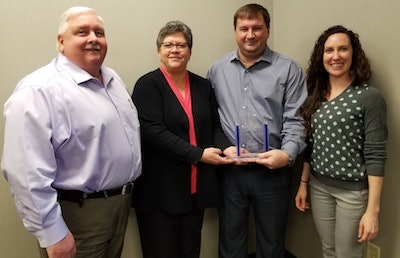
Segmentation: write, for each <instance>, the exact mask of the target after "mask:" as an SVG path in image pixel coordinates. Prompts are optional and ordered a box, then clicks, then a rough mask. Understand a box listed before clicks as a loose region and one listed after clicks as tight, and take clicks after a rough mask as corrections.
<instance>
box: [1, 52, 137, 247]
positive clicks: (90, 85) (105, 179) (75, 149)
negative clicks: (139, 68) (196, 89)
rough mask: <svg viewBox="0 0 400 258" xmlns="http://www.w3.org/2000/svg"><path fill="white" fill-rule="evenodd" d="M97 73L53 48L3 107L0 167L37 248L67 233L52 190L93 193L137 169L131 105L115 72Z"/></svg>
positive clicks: (133, 174)
mask: <svg viewBox="0 0 400 258" xmlns="http://www.w3.org/2000/svg"><path fill="white" fill-rule="evenodd" d="M101 74H102V78H103V82H104V85H103V84H101V83H100V82H99V81H98V80H97V79H96V78H94V77H92V76H91V75H90V74H88V73H87V72H86V71H84V70H82V69H80V68H79V67H77V66H76V65H74V64H73V63H71V62H70V61H69V60H68V59H67V58H66V57H64V56H63V55H61V54H59V55H58V57H56V58H55V59H54V60H53V61H52V62H51V63H50V64H48V65H46V66H44V67H42V68H40V69H38V70H37V71H35V72H33V73H32V74H30V75H28V76H26V77H25V78H23V79H22V80H21V81H20V82H19V83H18V85H17V87H16V89H15V91H14V93H13V94H12V95H11V97H10V98H9V99H8V100H7V102H6V103H5V105H4V119H5V135H4V149H3V158H2V169H3V173H4V176H5V178H6V179H7V180H8V182H9V185H10V188H11V192H12V194H13V196H14V199H15V202H16V206H17V209H18V211H19V213H20V214H21V217H22V219H23V222H24V225H25V227H26V228H27V229H28V231H30V232H32V233H33V234H34V235H35V236H36V237H37V238H38V240H39V242H40V245H41V246H42V247H47V246H50V245H52V244H54V243H57V242H58V241H60V240H61V239H63V238H64V237H65V235H66V234H67V233H68V228H67V226H66V225H65V222H64V220H63V218H62V214H61V209H60V206H59V205H58V203H57V192H56V190H55V189H54V188H59V189H66V190H70V189H71V190H81V191H84V192H85V193H91V192H94V191H100V190H107V189H113V188H116V187H119V186H121V185H123V184H126V183H127V182H130V181H133V180H135V179H136V178H137V177H138V176H139V175H140V173H141V152H140V128H139V122H138V117H137V111H136V108H135V106H134V105H133V103H132V102H131V98H130V96H129V93H128V91H127V89H126V86H125V84H124V83H123V82H122V80H121V78H120V77H119V76H118V75H117V74H116V73H115V71H113V70H112V69H109V68H106V67H102V68H101Z"/></svg>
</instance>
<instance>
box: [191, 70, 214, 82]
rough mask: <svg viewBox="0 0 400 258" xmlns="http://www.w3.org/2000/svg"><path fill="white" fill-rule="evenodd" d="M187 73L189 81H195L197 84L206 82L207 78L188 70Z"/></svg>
mask: <svg viewBox="0 0 400 258" xmlns="http://www.w3.org/2000/svg"><path fill="white" fill-rule="evenodd" d="M188 74H189V80H190V82H191V83H192V82H195V83H199V84H208V83H209V82H208V80H207V79H206V78H204V77H202V76H200V75H198V74H195V73H192V72H190V71H188Z"/></svg>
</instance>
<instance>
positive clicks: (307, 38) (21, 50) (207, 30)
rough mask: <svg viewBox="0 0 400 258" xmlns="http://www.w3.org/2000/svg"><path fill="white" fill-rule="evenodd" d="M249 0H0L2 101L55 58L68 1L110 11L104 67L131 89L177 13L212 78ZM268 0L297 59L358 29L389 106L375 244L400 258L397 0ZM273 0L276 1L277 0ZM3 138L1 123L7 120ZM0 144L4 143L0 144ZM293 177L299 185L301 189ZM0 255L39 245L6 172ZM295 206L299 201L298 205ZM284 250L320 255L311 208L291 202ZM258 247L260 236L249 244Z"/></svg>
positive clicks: (209, 220) (131, 244) (213, 239)
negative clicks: (338, 33)
mask: <svg viewBox="0 0 400 258" xmlns="http://www.w3.org/2000/svg"><path fill="white" fill-rule="evenodd" d="M247 2H248V1H240V0H217V1H215V0H214V1H207V0H204V1H197V0H186V1H182V0H169V1H159V0H147V1H139V0H133V1H132V0H131V1H128V0H115V1H107V0H92V1H70V0H69V1H54V0H31V1H26V0H13V1H8V0H0V24H1V26H2V29H1V36H0V42H1V48H0V71H1V73H0V82H1V87H2V90H1V92H0V106H1V113H2V103H4V101H5V100H6V99H7V97H8V96H9V95H10V94H11V92H12V90H13V88H14V86H15V84H16V83H17V81H18V80H19V79H20V78H21V77H22V76H23V75H25V74H27V73H28V72H31V71H33V70H34V69H36V68H37V67H39V66H42V65H44V64H46V63H48V62H49V61H50V59H51V58H53V57H54V56H55V55H56V50H55V33H56V23H57V19H58V17H59V15H60V14H61V13H62V12H63V11H64V10H65V9H66V8H68V7H69V6H71V5H78V4H79V5H87V6H92V7H94V8H96V9H97V10H98V11H99V13H100V14H101V15H102V16H103V17H104V18H105V21H106V29H107V39H108V43H109V52H108V56H107V58H106V64H107V65H109V66H111V67H112V68H114V69H115V70H117V71H118V72H119V74H120V75H121V76H122V78H123V79H124V80H125V82H126V84H127V85H128V87H129V89H130V90H132V87H133V84H134V82H135V81H136V79H137V78H138V77H139V76H140V75H142V74H144V73H145V72H147V71H149V70H151V69H154V68H155V67H157V66H158V59H157V57H156V55H155V38H156V35H157V32H158V30H159V28H160V27H161V26H162V25H164V24H165V22H167V21H169V20H173V19H180V20H182V21H184V22H185V23H187V24H188V25H189V26H190V27H191V28H192V30H193V34H194V48H193V55H192V60H191V61H190V65H189V68H190V70H191V71H193V72H195V73H198V74H200V75H203V76H204V75H205V73H206V71H207V69H208V67H209V66H210V65H211V63H212V62H213V60H215V59H216V58H218V57H220V56H221V55H223V54H224V53H226V52H227V51H230V50H231V49H234V48H235V44H234V41H233V29H232V15H233V13H234V11H235V10H236V9H237V8H238V7H239V6H241V5H243V4H246V3H247ZM253 2H258V3H261V4H264V5H265V6H266V7H267V8H268V9H269V10H270V12H271V14H272V31H271V33H272V36H273V37H272V38H270V43H269V44H270V45H271V46H273V48H274V49H276V50H278V51H280V52H282V53H284V54H286V55H289V56H291V57H293V58H295V59H296V60H297V61H298V62H299V63H300V64H301V65H302V66H303V67H304V68H305V67H306V64H307V60H308V58H309V54H310V51H311V48H312V46H313V44H314V41H315V40H316V38H317V36H318V35H319V34H320V32H322V30H324V29H325V28H327V27H328V26H330V25H333V24H339V23H340V24H343V25H345V26H348V27H350V28H352V29H354V30H355V31H356V32H358V33H359V34H360V37H361V40H362V43H363V46H364V48H365V50H366V52H367V54H368V56H369V57H370V59H371V61H372V65H373V69H374V72H375V77H374V83H375V84H376V86H377V87H378V88H379V89H380V90H381V91H382V93H383V95H384V96H385V98H386V100H387V104H388V115H389V117H388V124H389V133H390V140H389V145H388V162H387V176H386V180H385V185H384V187H385V188H384V193H383V200H382V212H381V225H380V226H381V232H380V235H379V237H378V239H376V241H374V243H376V244H378V245H379V246H380V247H381V248H382V256H381V257H384V258H396V257H398V255H399V254H400V247H399V246H398V245H396V243H398V242H399V240H400V225H399V223H398V218H399V215H400V202H399V201H398V199H399V197H400V193H399V191H400V190H399V189H400V188H399V187H397V182H398V181H399V177H400V176H399V175H398V173H396V172H397V171H396V169H397V168H398V167H399V165H400V164H399V162H400V160H399V159H396V155H397V153H399V148H398V147H397V146H396V143H398V142H399V140H400V139H399V138H398V137H399V136H398V135H397V134H396V133H397V132H398V131H399V127H400V117H399V116H396V112H397V111H398V110H399V106H400V100H399V99H400V98H399V97H400V87H398V86H399V85H398V84H399V82H400V74H399V72H398V70H399V61H398V60H400V51H399V50H398V43H399V42H400V34H399V32H398V25H400V17H399V16H398V14H397V13H396V12H397V11H398V10H400V2H398V1H397V0H383V1H373V0H352V1H348V0H337V1H321V0H298V1H296V0H276V1H273V2H272V1H253ZM272 3H273V4H272ZM0 125H1V127H0V145H1V146H2V142H3V138H2V135H3V124H2V121H1V122H0ZM1 146H0V147H1ZM295 184H296V183H295V182H294V189H295ZM0 203H1V204H2V207H1V209H0V257H7V258H19V257H32V258H35V257H37V255H36V253H37V252H36V248H37V244H36V241H35V240H34V238H33V237H32V236H31V235H30V234H29V233H27V232H26V231H25V229H24V228H23V226H22V223H21V220H20V218H19V216H18V214H17V213H16V210H15V206H14V203H13V200H12V198H11V196H10V192H9V190H8V186H7V184H6V182H5V180H4V179H3V178H2V177H1V178H0ZM292 208H293V207H292ZM216 217H217V216H216V212H215V210H209V211H208V212H207V215H206V218H205V223H204V230H203V248H202V257H203V258H214V257H217V251H216V250H217V236H218V232H217V225H218V223H217V219H216ZM129 223H130V224H129V226H128V231H127V236H126V244H125V249H124V253H123V258H127V257H130V258H132V257H134V258H140V257H141V256H140V254H139V250H140V247H139V240H138V236H137V229H136V221H135V218H134V212H132V215H131V219H130V221H129ZM287 238H288V241H287V247H288V249H289V250H290V251H291V252H292V253H294V254H295V255H297V256H298V257H299V258H317V257H318V258H319V257H320V253H319V243H318V237H317V236H316V233H315V230H314V227H313V223H312V219H311V216H310V214H309V213H307V214H300V212H298V211H296V210H295V209H291V212H290V216H289V221H288V234H287ZM251 246H252V249H253V248H254V243H251Z"/></svg>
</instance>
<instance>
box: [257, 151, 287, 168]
mask: <svg viewBox="0 0 400 258" xmlns="http://www.w3.org/2000/svg"><path fill="white" fill-rule="evenodd" d="M289 160H290V156H289V154H287V153H286V152H284V151H282V150H270V151H267V152H263V153H260V154H259V155H258V159H257V160H256V163H258V164H260V165H263V166H266V167H267V168H269V169H277V168H282V167H286V166H287V165H288V164H289Z"/></svg>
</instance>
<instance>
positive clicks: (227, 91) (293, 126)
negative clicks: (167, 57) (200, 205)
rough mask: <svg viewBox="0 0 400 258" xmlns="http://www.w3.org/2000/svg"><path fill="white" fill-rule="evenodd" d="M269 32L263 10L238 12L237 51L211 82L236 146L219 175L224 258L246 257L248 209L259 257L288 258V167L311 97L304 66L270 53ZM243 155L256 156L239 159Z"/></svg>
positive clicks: (301, 138) (299, 144)
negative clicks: (229, 162)
mask: <svg viewBox="0 0 400 258" xmlns="http://www.w3.org/2000/svg"><path fill="white" fill-rule="evenodd" d="M269 26H270V16H269V13H268V11H267V10H266V9H265V8H264V7H262V6H260V5H258V4H249V5H245V6H243V7H241V8H239V9H238V10H237V12H236V13H235V16H234V27H235V39H236V43H237V45H238V49H237V51H234V52H231V53H228V54H227V55H225V56H224V57H222V58H221V59H219V60H218V61H216V62H215V63H214V64H213V66H212V67H211V69H210V70H209V72H208V75H207V77H208V79H209V80H210V81H211V83H212V85H213V88H214V91H215V95H216V99H217V103H218V106H219V110H218V111H219V115H220V118H221V124H222V128H223V129H224V132H225V134H226V135H227V137H228V138H229V139H230V141H231V143H232V144H233V145H235V144H239V145H238V146H236V147H229V148H227V149H226V150H225V151H224V154H225V155H226V156H228V157H232V158H234V159H235V160H236V161H235V163H236V165H229V166H225V167H224V168H223V171H222V180H221V182H222V193H223V194H222V195H223V196H222V200H223V202H222V206H221V208H220V209H219V216H220V246H219V250H220V255H221V257H224V258H233V257H235V258H239V257H240V258H245V257H247V229H248V221H249V220H248V215H249V209H250V206H252V207H253V211H254V218H255V225H256V232H257V243H256V246H257V251H256V257H257V258H261V257H262V258H268V257H270V258H283V257H284V238H285V226H286V217H287V209H288V203H289V194H290V179H291V174H292V173H291V168H290V166H291V164H292V163H293V161H294V160H295V159H296V157H297V155H298V154H299V153H300V152H301V151H302V150H303V149H304V148H305V135H304V127H303V123H302V119H301V117H300V114H299V107H300V106H301V105H302V103H303V102H304V100H305V99H306V96H307V90H306V85H305V80H304V76H303V73H302V70H301V68H300V67H299V65H298V64H296V63H295V62H294V61H292V60H291V59H289V58H287V57H285V56H283V55H281V54H279V53H277V52H274V51H272V50H271V49H269V47H268V46H267V40H268V37H269V32H270V31H269ZM246 152H253V153H258V154H255V155H254V156H252V158H248V159H244V160H243V159H242V160H240V159H239V158H240V156H245V155H246ZM247 155H248V154H247ZM238 156H239V157H238ZM238 165H239V166H238Z"/></svg>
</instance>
